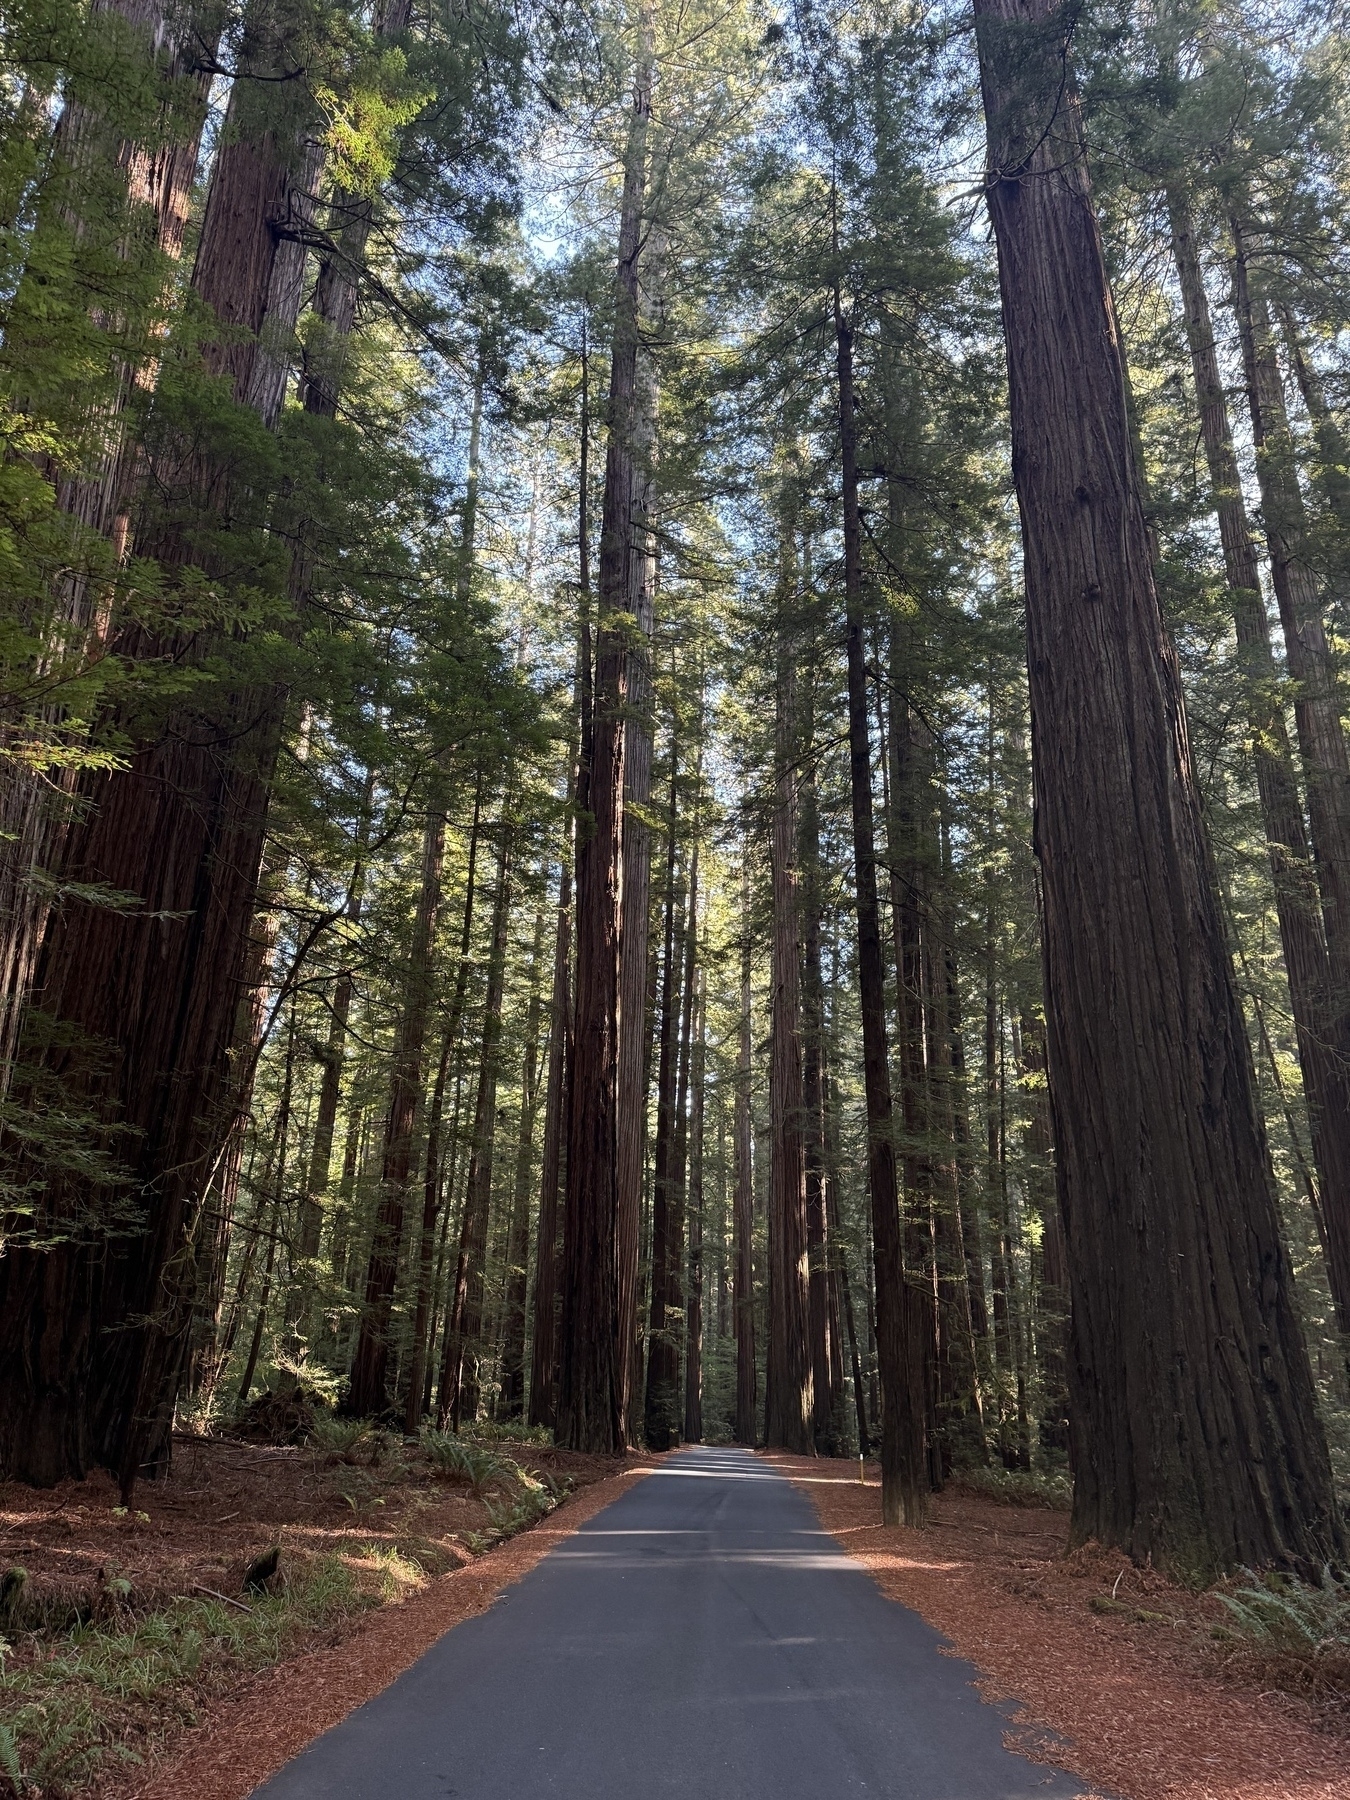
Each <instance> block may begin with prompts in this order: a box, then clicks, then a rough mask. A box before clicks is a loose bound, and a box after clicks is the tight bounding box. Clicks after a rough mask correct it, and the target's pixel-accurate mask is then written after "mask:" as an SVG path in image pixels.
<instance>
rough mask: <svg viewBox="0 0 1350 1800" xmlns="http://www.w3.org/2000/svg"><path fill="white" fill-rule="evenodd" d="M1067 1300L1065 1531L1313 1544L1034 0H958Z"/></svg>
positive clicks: (1067, 149) (1302, 1554)
mask: <svg viewBox="0 0 1350 1800" xmlns="http://www.w3.org/2000/svg"><path fill="white" fill-rule="evenodd" d="M975 10H976V22H977V30H978V36H979V46H980V64H981V76H982V82H983V89H984V104H985V114H986V118H987V121H988V127H989V151H988V176H987V182H986V193H987V197H988V203H989V208H990V213H991V215H992V218H993V222H994V231H995V237H996V241H997V245H998V254H999V279H1000V287H1001V294H1002V304H1003V319H1004V333H1005V337H1006V341H1007V347H1008V368H1009V381H1010V396H1011V409H1012V428H1013V472H1014V479H1015V482H1016V486H1017V493H1018V502H1019V506H1020V510H1021V515H1022V534H1023V543H1024V548H1025V571H1026V573H1025V579H1026V598H1027V629H1028V665H1029V671H1030V686H1031V709H1032V764H1033V780H1034V796H1035V821H1036V822H1035V842H1036V852H1037V855H1038V858H1039V860H1040V866H1041V873H1042V879H1043V883H1044V897H1045V966H1046V1012H1047V1027H1048V1053H1049V1066H1050V1090H1051V1099H1052V1106H1053V1113H1054V1135H1055V1145H1056V1150H1057V1156H1058V1162H1057V1170H1058V1178H1059V1182H1060V1194H1061V1201H1062V1205H1063V1212H1064V1217H1065V1221H1066V1225H1067V1232H1068V1247H1069V1262H1070V1279H1071V1284H1072V1293H1073V1358H1072V1362H1073V1366H1072V1369H1071V1388H1072V1395H1073V1430H1074V1434H1075V1491H1074V1513H1073V1526H1072V1530H1073V1536H1074V1540H1075V1541H1076V1542H1082V1541H1085V1540H1086V1539H1088V1538H1097V1539H1099V1540H1100V1541H1101V1542H1103V1543H1108V1544H1112V1545H1115V1546H1118V1547H1119V1548H1121V1549H1123V1550H1125V1551H1126V1552H1127V1553H1128V1554H1130V1555H1131V1556H1134V1557H1136V1558H1139V1559H1141V1560H1142V1559H1144V1558H1146V1557H1149V1556H1151V1557H1152V1558H1153V1559H1154V1561H1155V1562H1157V1563H1159V1564H1162V1565H1164V1566H1167V1567H1170V1568H1172V1569H1175V1570H1177V1571H1179V1572H1184V1573H1186V1574H1189V1575H1193V1576H1194V1575H1210V1574H1213V1573H1214V1572H1216V1571H1218V1570H1221V1569H1225V1568H1229V1567H1232V1566H1234V1565H1236V1564H1244V1563H1245V1564H1250V1565H1252V1566H1259V1565H1261V1564H1269V1563H1271V1562H1279V1561H1281V1560H1289V1559H1294V1560H1304V1561H1307V1562H1309V1563H1311V1562H1314V1561H1317V1560H1318V1559H1320V1558H1322V1557H1323V1556H1324V1555H1326V1554H1328V1553H1330V1552H1332V1551H1333V1550H1334V1549H1335V1548H1336V1547H1338V1546H1339V1544H1340V1542H1341V1531H1340V1525H1339V1522H1338V1521H1337V1519H1336V1515H1335V1511H1334V1505H1333V1501H1332V1498H1331V1488H1330V1479H1329V1472H1328V1459H1327V1451H1326V1445H1325V1442H1324V1440H1323V1438H1322V1434H1321V1430H1320V1426H1319V1424H1318V1422H1317V1417H1316V1409H1315V1404H1314V1400H1313V1392H1312V1382H1311V1376H1310V1372H1309V1367H1308V1361H1307V1354H1306V1351H1305V1349H1304V1346H1303V1342H1302V1339H1301V1336H1300V1333H1299V1328H1298V1323H1297V1319H1296V1317H1295V1313H1294V1309H1293V1304H1292V1295H1291V1291H1290V1279H1289V1270H1288V1265H1287V1262H1286V1258H1285V1253H1284V1250H1283V1247H1282V1245H1281V1242H1280V1235H1279V1226H1278V1219H1277V1215H1276V1208H1275V1197H1274V1191H1273V1185H1272V1178H1271V1174H1270V1169H1269V1165H1268V1161H1267V1156H1266V1148H1265V1143H1264V1138H1263V1133H1262V1128H1261V1124H1260V1120H1259V1118H1258V1116H1257V1111H1256V1104H1255V1095H1254V1092H1253V1080H1252V1069H1251V1060H1250V1051H1249V1048H1248V1044H1247V1038H1246V1033H1245V1030H1244V1028H1243V1023H1242V1018H1241V1014H1240V1011H1239V1009H1238V1004H1237V998H1236V995H1235V992H1234V988H1233V981H1232V972H1231V969H1230V966H1229V960H1228V949H1227V944H1226V942H1225V938H1224V932H1223V925H1222V920H1221V917H1220V912H1219V907H1218V902H1217V899H1216V895H1215V887H1214V878H1213V871H1212V868H1211V863H1210V857H1209V851H1208V846H1207V843H1206V840H1205V835H1204V828H1203V824H1202V820H1201V810H1200V799H1199V795H1198V792H1197V790H1196V784H1195V779H1194V773H1193V770H1192V766H1191V759H1190V751H1189V746H1188V743H1187V737H1186V723H1185V715H1184V710H1183V706H1182V699H1181V685H1180V679H1179V674H1178V670H1177V665H1176V658H1175V654H1174V652H1173V650H1172V647H1171V645H1170V643H1169V641H1168V638H1167V634H1166V630H1165V627H1164V623H1163V619H1162V615H1161V610H1160V608H1159V604H1158V597H1157V593H1156V590H1155V586H1154V581H1153V571H1152V563H1151V558H1150V553H1149V543H1148V535H1147V531H1146V527H1145V523H1144V517H1143V509H1142V505H1141V501H1140V493H1139V480H1138V475H1137V472H1136V468H1135V459H1134V455H1133V450H1132V446H1131V441H1130V428H1129V419H1128V416H1127V407H1126V396H1125V383H1124V375H1123V367H1122V360H1121V351H1120V342H1119V332H1118V329H1117V325H1116V320H1115V314H1114V310H1113V306H1112V301H1111V295H1110V290H1109V286H1108V283H1107V278H1106V271H1105V266H1104V263H1103V258H1102V249H1101V242H1100V238H1099V234H1098V230H1097V223H1096V218H1095V215H1094V212H1093V205H1092V195H1091V190H1090V185H1089V181H1088V175H1087V168H1086V161H1085V156H1084V151H1083V141H1082V133H1081V125H1080V121H1079V116H1078V110H1077V102H1076V98H1075V95H1074V90H1073V86H1072V81H1071V79H1069V77H1068V70H1067V42H1068V40H1067V31H1068V17H1067V15H1066V14H1065V13H1063V12H1062V11H1060V10H1059V9H1058V8H1054V7H1051V6H1049V5H1047V4H1046V0H976V9H975Z"/></svg>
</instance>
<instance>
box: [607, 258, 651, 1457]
mask: <svg viewBox="0 0 1350 1800" xmlns="http://www.w3.org/2000/svg"><path fill="white" fill-rule="evenodd" d="M649 260H650V259H649ZM648 285H649V286H650V278H649V282H648ZM656 402H657V375H656V366H655V364H654V362H653V361H652V358H651V356H650V354H641V353H640V354H639V357H638V363H637V377H636V385H635V392H634V397H633V413H632V432H633V473H632V483H633V498H632V524H631V527H630V529H631V532H632V543H631V546H630V550H629V564H628V583H629V595H628V605H629V610H630V611H631V612H632V614H633V616H634V618H635V619H636V621H637V629H636V630H635V631H634V632H633V633H632V635H631V636H630V638H629V644H628V715H627V719H626V721H625V724H624V734H625V743H624V782H625V792H624V832H623V914H622V919H621V921H620V943H621V953H622V967H621V971H620V976H619V1068H618V1078H617V1081H618V1086H617V1097H618V1098H617V1104H618V1151H617V1155H618V1173H617V1180H618V1192H619V1201H618V1208H619V1210H618V1226H617V1238H616V1256H617V1262H618V1277H617V1279H618V1317H619V1342H620V1361H621V1369H620V1374H621V1379H622V1383H623V1406H624V1418H625V1421H626V1423H625V1433H626V1434H627V1435H631V1433H632V1429H633V1426H634V1425H635V1424H636V1421H637V1417H638V1408H639V1405H640V1402H641V1393H640V1382H641V1374H642V1347H641V1339H640V1335H639V1331H638V1273H639V1256H638V1249H639V1238H640V1233H641V1218H642V1185H643V1175H644V1172H645V1170H646V1166H647V1052H648V1041H647V1040H648V1017H647V936H648V928H649V920H650V913H651V870H652V845H651V832H650V831H649V829H648V827H647V825H646V823H645V821H644V820H643V818H642V816H641V815H642V809H643V808H644V807H645V806H646V805H647V803H648V801H649V800H650V798H651V791H652V719H651V709H652V677H651V655H650V651H649V649H648V645H649V643H650V640H651V636H652V632H653V630H654V628H655V623H656V535H655V532H654V531H653V529H652V523H651V520H652V515H653V514H654V512H655V506H656V483H655V475H654V452H655V438H656Z"/></svg>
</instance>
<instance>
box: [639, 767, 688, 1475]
mask: <svg viewBox="0 0 1350 1800" xmlns="http://www.w3.org/2000/svg"><path fill="white" fill-rule="evenodd" d="M679 751H680V744H679V739H678V738H677V737H676V736H675V735H674V734H672V736H671V741H670V805H669V811H668V813H667V822H666V904H665V913H666V922H665V949H664V955H663V957H662V962H661V970H662V973H661V1003H660V1008H661V1010H660V1024H659V1026H658V1028H657V1045H658V1061H657V1075H656V1147H655V1155H654V1168H653V1172H652V1242H651V1311H650V1316H649V1326H648V1332H647V1391H646V1397H645V1401H644V1407H643V1436H644V1437H645V1439H646V1440H647V1448H648V1449H649V1450H669V1449H670V1448H671V1447H672V1445H673V1444H674V1442H675V1441H676V1439H677V1438H678V1436H679V1399H678V1381H679V1368H680V1359H679V1352H678V1348H677V1346H676V1343H675V1340H674V1337H673V1335H672V1322H671V1320H670V1318H669V1316H668V1308H669V1300H670V1290H671V1278H670V1261H671V1256H672V1244H673V1239H674V1229H673V1214H674V1210H675V1207H676V1205H677V1203H678V1201H677V1189H676V1181H675V1174H674V1170H673V1168H672V1164H673V1161H674V1148H675V1108H676V1104H677V1086H678V1079H679V1069H678V1062H679V1022H680V983H679V969H680V966H681V963H682V962H683V939H682V936H681V928H680V925H679V923H678V921H679V915H680V896H679V892H678V889H677V886H676V878H675V869H676V857H677V850H678V837H677V833H676V821H677V812H678V802H679Z"/></svg>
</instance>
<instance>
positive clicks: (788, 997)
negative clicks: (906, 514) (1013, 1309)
mask: <svg viewBox="0 0 1350 1800" xmlns="http://www.w3.org/2000/svg"><path fill="white" fill-rule="evenodd" d="M792 532H793V526H792V523H791V521H790V519H787V518H785V519H784V522H783V525H782V535H783V543H782V547H781V551H780V571H779V580H778V668H777V679H776V682H775V697H776V703H775V730H774V806H773V820H772V850H773V944H772V957H771V963H772V967H771V981H772V999H771V1008H770V1011H771V1033H772V1035H771V1039H770V1045H771V1048H770V1063H769V1108H770V1116H771V1119H772V1135H771V1140H770V1144H771V1148H770V1158H769V1345H768V1357H767V1362H766V1366H765V1374H764V1441H765V1443H766V1444H770V1445H773V1446H775V1447H781V1448H782V1449H784V1450H792V1451H795V1452H796V1453H797V1454H798V1455H809V1454H813V1453H814V1450H815V1434H814V1431H813V1428H812V1427H813V1420H814V1412H815V1399H814V1390H813V1384H812V1366H811V1344H810V1340H809V1338H808V1321H809V1316H810V1312H809V1301H808V1283H809V1278H810V1265H809V1260H808V1251H807V1218H806V1147H805V1142H804V1134H803V1125H804V1122H805V1113H806V1108H805V1097H804V1093H803V1089H802V1046H801V965H802V952H801V917H800V898H799V894H798V884H797V773H796V760H797V759H796V748H797V746H796V730H795V723H794V719H793V712H794V706H795V690H796V680H795V669H794V665H793V658H792V650H791V647H790V645H789V643H788V625H787V621H786V619H785V617H784V613H785V611H786V609H787V607H788V606H789V605H790V603H791V601H792V599H793V591H794V588H795V573H796V571H795V555H794V551H793V539H792Z"/></svg>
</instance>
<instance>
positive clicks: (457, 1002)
mask: <svg viewBox="0 0 1350 1800" xmlns="http://www.w3.org/2000/svg"><path fill="white" fill-rule="evenodd" d="M482 812H483V771H482V769H481V767H480V768H479V770H478V773H477V776H476V778H475V781H474V792H473V819H472V822H471V824H470V826H469V862H468V868H467V870H466V872H465V880H464V922H463V925H462V926H461V927H460V935H459V968H458V970H457V972H456V975H455V989H454V993H453V995H452V996H451V1000H450V1014H449V1017H448V1018H447V1019H446V1021H445V1028H444V1030H443V1032H442V1034H441V1054H440V1056H439V1058H438V1059H437V1063H436V1080H435V1082H434V1084H433V1086H432V1090H431V1106H430V1108H429V1110H428V1114H427V1150H426V1167H425V1168H424V1169H423V1171H422V1229H421V1232H420V1234H419V1237H418V1246H417V1260H416V1269H417V1304H416V1309H415V1312H414V1316H413V1360H412V1370H411V1373H410V1375H409V1379H408V1394H407V1400H406V1402H405V1406H404V1414H403V1429H404V1430H405V1431H406V1432H408V1433H409V1435H411V1434H412V1433H414V1432H415V1431H416V1430H417V1428H418V1426H419V1425H420V1424H421V1421H422V1412H423V1409H424V1408H425V1406H426V1405H427V1392H428V1390H429V1387H430V1369H431V1349H432V1345H433V1343H434V1341H435V1336H436V1329H435V1321H434V1319H433V1318H432V1311H433V1308H432V1298H433V1295H434V1294H435V1293H436V1292H437V1291H438V1284H437V1283H436V1282H435V1281H433V1276H432V1258H433V1253H434V1249H435V1238H436V1221H437V1219H438V1218H440V1215H441V1210H442V1206H443V1204H444V1202H443V1198H442V1178H443V1173H444V1171H443V1170H442V1167H441V1129H442V1122H443V1120H444V1116H445V1086H446V1081H447V1079H448V1077H449V1073H450V1064H451V1060H452V1058H453V1057H454V1055H455V1051H456V1048H457V1046H458V1044H459V1027H460V1021H461V1019H462V1018H463V1016H464V996H465V994H466V992H467V990H468V985H469V949H470V945H471V944H472V942H473V905H474V885H475V881H476V877H477V874H478V838H479V824H480V821H481V819H482ZM458 1082H459V1077H458V1076H457V1077H456V1090H455V1094H456V1097H455V1107H456V1114H455V1125H456V1127H457V1126H458V1107H459V1087H458ZM444 1242H445V1230H444V1227H442V1231H441V1243H442V1246H444Z"/></svg>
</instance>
